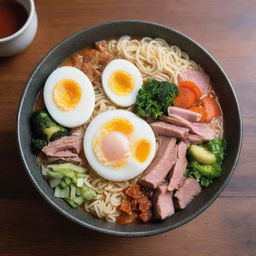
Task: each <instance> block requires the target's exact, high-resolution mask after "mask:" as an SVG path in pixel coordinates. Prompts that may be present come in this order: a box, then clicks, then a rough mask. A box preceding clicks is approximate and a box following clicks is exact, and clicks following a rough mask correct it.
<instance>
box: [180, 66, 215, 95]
mask: <svg viewBox="0 0 256 256" xmlns="http://www.w3.org/2000/svg"><path fill="white" fill-rule="evenodd" d="M182 81H191V82H193V83H194V84H196V85H197V86H198V87H199V88H200V90H201V92H202V94H207V93H208V92H209V91H210V89H211V88H210V78H209V76H208V75H207V74H206V73H205V72H203V71H196V70H186V71H183V72H181V73H179V75H178V82H179V83H180V82H182Z"/></svg>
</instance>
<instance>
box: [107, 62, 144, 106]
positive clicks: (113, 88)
mask: <svg viewBox="0 0 256 256" xmlns="http://www.w3.org/2000/svg"><path fill="white" fill-rule="evenodd" d="M142 83H143V81H142V76H141V74H140V71H139V70H138V68H137V67H136V66H135V65H134V64H133V63H131V62H129V61H128V60H123V59H116V60H112V61H111V62H110V63H109V64H108V65H107V66H106V67H105V69H104V71H103V73H102V85H103V88H104V91H105V93H106V94H107V96H108V98H109V99H110V100H111V101H112V102H114V103H115V104H116V105H118V106H122V107H128V106H131V105H132V104H134V103H135V101H136V97H137V94H138V91H139V89H140V88H141V87H142Z"/></svg>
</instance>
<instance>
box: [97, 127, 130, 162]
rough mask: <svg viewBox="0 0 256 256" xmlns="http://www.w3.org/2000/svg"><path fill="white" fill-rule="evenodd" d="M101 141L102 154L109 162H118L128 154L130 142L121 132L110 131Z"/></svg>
mask: <svg viewBox="0 0 256 256" xmlns="http://www.w3.org/2000/svg"><path fill="white" fill-rule="evenodd" d="M101 143H102V144H101V145H102V150H103V152H104V155H105V157H106V159H107V160H108V161H109V162H120V161H122V160H124V159H126V158H127V156H128V155H129V154H130V142H129V139H128V137H127V136H126V135H125V134H123V133H120V132H110V133H109V134H108V135H107V136H105V137H104V138H103V139H102V142H101Z"/></svg>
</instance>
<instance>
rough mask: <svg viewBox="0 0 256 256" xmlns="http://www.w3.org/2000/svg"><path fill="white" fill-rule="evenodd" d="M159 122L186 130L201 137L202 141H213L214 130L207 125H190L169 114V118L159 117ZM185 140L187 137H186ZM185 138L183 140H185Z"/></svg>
mask: <svg viewBox="0 0 256 256" xmlns="http://www.w3.org/2000/svg"><path fill="white" fill-rule="evenodd" d="M159 119H160V120H161V121H164V122H167V123H170V124H173V125H176V126H180V128H184V127H185V128H187V129H189V130H190V131H191V133H193V134H196V135H198V136H200V137H201V139H202V140H204V141H210V140H212V139H214V137H215V134H214V130H213V129H212V128H211V127H210V124H207V123H192V122H190V121H188V120H186V119H185V118H183V117H181V116H178V115H174V114H171V115H169V116H161V117H160V118H159ZM186 138H187V137H186ZM186 138H185V139H186Z"/></svg>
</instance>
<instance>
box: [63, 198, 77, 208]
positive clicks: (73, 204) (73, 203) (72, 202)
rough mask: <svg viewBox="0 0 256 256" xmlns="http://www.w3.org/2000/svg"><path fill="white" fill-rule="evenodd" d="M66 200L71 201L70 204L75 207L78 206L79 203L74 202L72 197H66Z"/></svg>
mask: <svg viewBox="0 0 256 256" xmlns="http://www.w3.org/2000/svg"><path fill="white" fill-rule="evenodd" d="M65 201H66V202H68V203H69V205H71V206H72V207H73V208H76V207H77V206H78V205H77V203H76V202H74V200H72V199H70V198H65Z"/></svg>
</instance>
